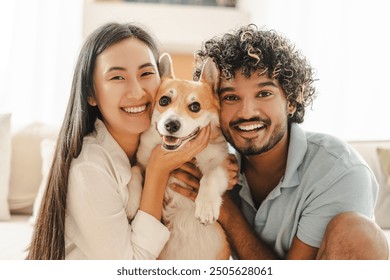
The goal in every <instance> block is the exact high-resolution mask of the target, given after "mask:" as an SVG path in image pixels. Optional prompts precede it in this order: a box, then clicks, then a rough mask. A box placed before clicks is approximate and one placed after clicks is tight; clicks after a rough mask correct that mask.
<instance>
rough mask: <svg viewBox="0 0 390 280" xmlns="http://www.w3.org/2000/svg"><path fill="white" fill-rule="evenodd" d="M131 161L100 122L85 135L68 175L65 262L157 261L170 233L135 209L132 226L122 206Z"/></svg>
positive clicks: (124, 202) (153, 219) (125, 197)
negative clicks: (95, 260) (89, 260)
mask: <svg viewBox="0 0 390 280" xmlns="http://www.w3.org/2000/svg"><path fill="white" fill-rule="evenodd" d="M130 178H131V166H130V162H129V160H128V158H127V156H126V154H125V152H124V151H123V150H122V148H121V147H120V146H119V144H118V143H117V142H116V141H115V140H114V138H113V137H112V136H111V134H110V133H109V132H108V130H107V129H106V127H105V125H104V124H103V122H102V121H100V120H97V121H96V123H95V131H94V132H93V133H92V134H90V135H88V136H86V137H85V138H84V142H83V148H82V151H81V153H80V155H79V156H78V157H77V158H76V159H74V160H73V162H72V164H71V168H70V173H69V184H68V195H67V208H66V217H65V250H66V256H65V258H66V259H155V258H157V257H158V255H159V254H160V252H161V250H162V249H163V247H164V245H165V243H166V242H167V241H168V238H169V231H168V229H167V228H166V227H165V226H164V225H163V224H162V223H161V222H160V221H158V220H157V219H156V218H154V217H153V216H151V215H149V214H148V213H146V212H143V211H141V210H139V211H138V212H137V214H136V216H135V218H134V219H133V221H132V222H131V223H129V222H128V220H127V216H126V212H125V206H126V203H127V200H128V190H127V184H128V183H129V181H130Z"/></svg>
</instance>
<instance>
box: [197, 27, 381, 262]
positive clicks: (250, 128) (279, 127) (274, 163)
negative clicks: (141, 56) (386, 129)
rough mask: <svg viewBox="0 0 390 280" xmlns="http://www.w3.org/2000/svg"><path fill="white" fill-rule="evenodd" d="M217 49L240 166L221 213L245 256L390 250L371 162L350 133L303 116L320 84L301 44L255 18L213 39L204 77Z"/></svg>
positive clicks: (339, 255)
mask: <svg viewBox="0 0 390 280" xmlns="http://www.w3.org/2000/svg"><path fill="white" fill-rule="evenodd" d="M207 58H212V59H213V60H214V62H215V63H216V64H217V66H218V68H219V70H220V74H221V80H220V85H219V88H218V93H219V97H220V103H221V115H220V117H221V128H222V130H223V133H224V135H225V137H226V139H227V141H228V142H229V143H230V144H231V146H232V147H234V149H235V151H237V157H238V162H239V166H240V174H239V175H240V176H239V183H238V186H236V187H235V188H234V189H233V190H232V191H231V195H228V194H227V195H225V198H224V203H223V207H222V209H221V215H220V218H219V222H220V223H221V225H222V227H223V228H224V229H225V231H226V234H227V237H228V239H229V241H230V244H231V245H232V249H233V250H234V251H235V254H236V256H237V257H238V258H240V259H277V258H281V259H387V258H388V252H389V250H388V245H387V241H386V239H385V237H384V234H383V232H382V231H381V229H380V228H379V227H378V226H377V225H376V224H375V223H374V222H373V217H374V206H375V201H376V197H377V188H378V186H377V183H376V180H375V178H374V175H373V174H372V172H371V171H370V169H369V168H368V166H367V165H366V163H364V162H363V161H362V160H361V158H360V157H359V156H358V154H357V153H356V152H355V151H354V150H353V149H351V148H350V147H349V146H348V145H347V144H345V143H344V142H342V141H341V140H339V139H337V138H335V137H331V136H329V135H325V134H319V133H312V132H305V131H304V130H302V128H300V127H299V126H298V123H301V122H303V120H304V115H305V108H306V107H307V106H309V105H310V104H311V103H312V101H313V99H314V97H315V95H316V91H315V87H314V86H313V81H314V78H313V69H312V68H311V66H310V65H309V63H308V62H307V61H306V59H305V58H304V57H303V56H302V55H301V54H300V53H299V52H298V51H297V50H295V48H294V45H293V44H292V43H290V41H288V40H287V39H285V38H284V37H282V36H281V35H279V34H277V33H276V32H273V31H262V30H258V29H257V28H256V26H254V25H249V26H245V27H242V28H240V29H238V30H236V31H234V32H232V33H229V34H225V35H223V36H221V37H214V38H213V39H211V40H208V41H206V42H205V43H204V45H203V48H202V50H200V51H198V52H197V64H198V69H197V71H195V75H194V76H195V78H196V77H197V76H198V75H199V69H200V66H201V65H202V64H203V63H204V61H205V59H207ZM329 110H331V108H329ZM235 202H237V203H235Z"/></svg>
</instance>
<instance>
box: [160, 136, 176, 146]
mask: <svg viewBox="0 0 390 280" xmlns="http://www.w3.org/2000/svg"><path fill="white" fill-rule="evenodd" d="M163 141H164V143H166V144H167V145H177V144H179V142H180V139H179V138H176V137H173V136H163Z"/></svg>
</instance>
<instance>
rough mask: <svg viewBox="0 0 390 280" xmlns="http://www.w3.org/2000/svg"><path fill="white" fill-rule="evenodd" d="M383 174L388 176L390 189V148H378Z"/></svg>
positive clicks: (389, 188) (389, 187)
mask: <svg viewBox="0 0 390 280" xmlns="http://www.w3.org/2000/svg"><path fill="white" fill-rule="evenodd" d="M377 153H378V157H379V161H380V164H381V168H382V171H383V174H384V175H385V176H386V182H387V187H388V190H389V191H390V149H384V148H378V149H377Z"/></svg>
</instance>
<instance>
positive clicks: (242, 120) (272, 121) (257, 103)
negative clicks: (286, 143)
mask: <svg viewBox="0 0 390 280" xmlns="http://www.w3.org/2000/svg"><path fill="white" fill-rule="evenodd" d="M259 73H260V71H257V72H255V73H253V74H252V75H251V76H250V77H249V78H245V77H244V76H242V75H241V74H240V73H239V71H238V72H237V73H236V76H235V78H234V79H231V80H230V81H228V80H222V83H221V86H220V102H221V112H220V118H221V128H222V132H223V134H224V135H225V138H226V139H227V141H228V142H229V143H230V144H231V145H232V146H233V147H234V148H235V149H236V150H237V151H239V152H240V153H241V154H242V155H258V154H261V153H264V152H267V151H269V150H271V149H272V148H273V147H275V146H276V145H277V144H278V143H279V142H280V140H281V139H283V138H284V139H287V131H288V121H287V118H288V114H289V113H292V112H294V111H293V110H294V108H289V106H288V102H287V99H286V95H285V93H284V91H283V89H282V87H281V85H280V84H279V82H278V81H277V80H275V79H270V78H269V77H268V76H267V74H263V75H259Z"/></svg>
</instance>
